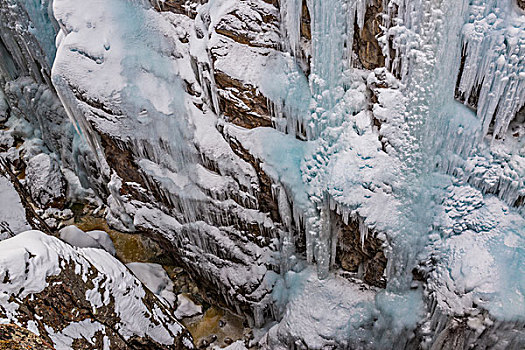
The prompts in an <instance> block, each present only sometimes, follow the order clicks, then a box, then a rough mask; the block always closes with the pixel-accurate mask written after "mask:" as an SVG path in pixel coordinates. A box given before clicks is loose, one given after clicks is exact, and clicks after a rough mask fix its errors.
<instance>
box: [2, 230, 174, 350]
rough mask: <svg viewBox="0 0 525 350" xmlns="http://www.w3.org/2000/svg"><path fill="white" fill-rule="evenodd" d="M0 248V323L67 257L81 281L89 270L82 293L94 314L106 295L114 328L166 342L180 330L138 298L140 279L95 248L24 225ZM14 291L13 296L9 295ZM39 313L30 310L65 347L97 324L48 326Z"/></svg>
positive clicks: (15, 313)
mask: <svg viewBox="0 0 525 350" xmlns="http://www.w3.org/2000/svg"><path fill="white" fill-rule="evenodd" d="M0 252H1V254H0V276H1V277H0V280H2V281H4V282H2V283H0V305H1V308H2V309H3V310H4V314H5V317H4V318H0V322H1V323H5V322H15V323H18V309H19V304H18V303H19V302H21V301H22V300H24V299H25V298H27V297H29V298H32V295H34V294H38V293H40V292H42V291H43V290H44V289H45V288H46V287H47V282H46V279H47V277H49V276H56V275H59V274H60V273H61V271H62V269H63V268H64V267H65V266H66V264H67V263H69V264H73V266H74V268H75V273H77V274H79V275H80V276H82V278H83V279H84V281H87V276H88V274H94V276H95V277H92V282H93V284H94V288H93V289H92V290H88V291H87V293H86V299H87V300H88V301H90V302H91V304H92V307H93V310H94V314H96V310H97V308H98V307H100V306H102V305H108V304H109V303H110V298H109V295H111V297H112V298H111V301H113V302H114V311H115V314H116V316H117V317H118V318H119V319H120V322H119V323H118V324H116V325H115V327H116V328H115V329H118V332H119V333H120V334H121V335H122V336H123V337H124V339H129V338H130V337H132V336H134V335H137V336H139V337H143V336H146V335H147V336H149V337H151V338H152V339H153V340H155V341H157V342H159V343H161V344H166V345H168V344H172V343H173V336H174V335H177V334H179V333H180V332H181V330H182V327H181V326H180V325H179V324H178V323H176V321H175V320H174V319H173V318H171V317H170V316H168V314H167V313H166V311H165V310H160V309H158V308H157V309H155V310H153V312H150V310H148V308H147V307H146V305H145V304H144V303H143V302H142V300H143V298H144V296H145V291H144V289H143V288H142V284H141V283H140V281H138V280H137V279H136V278H135V277H134V276H133V275H132V274H131V273H130V272H129V271H128V269H126V267H125V266H124V265H123V264H122V263H120V262H119V261H118V260H116V259H115V258H114V257H112V256H111V255H110V254H108V253H107V252H105V251H103V250H101V249H92V248H73V247H71V246H70V245H68V244H66V243H64V242H62V241H60V240H59V239H57V238H55V237H52V236H48V235H45V234H44V233H42V232H40V231H26V232H23V233H21V234H19V235H18V236H16V237H14V238H11V239H7V240H5V241H2V242H0ZM6 281H7V282H6ZM14 295H16V299H13V296H14ZM45 316H46V315H38V314H35V315H34V317H35V318H38V317H41V319H42V322H43V324H44V325H45V327H46V330H47V331H48V333H50V336H51V338H52V339H54V341H55V346H57V347H59V348H64V347H66V348H67V344H70V341H71V340H72V339H76V338H79V337H82V336H84V335H86V336H91V335H92V334H93V332H95V331H96V330H100V327H103V326H102V325H100V324H98V323H97V322H93V323H91V322H90V321H86V322H88V324H87V325H89V327H87V328H86V327H85V326H86V324H84V325H79V324H70V325H69V326H68V327H66V328H65V329H64V330H62V331H60V332H54V331H52V329H51V327H50V326H49V325H46V319H45ZM41 331H42V330H41ZM86 332H87V333H86ZM66 338H69V339H66ZM64 344H65V345H64Z"/></svg>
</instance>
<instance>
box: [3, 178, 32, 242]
mask: <svg viewBox="0 0 525 350" xmlns="http://www.w3.org/2000/svg"><path fill="white" fill-rule="evenodd" d="M30 229H31V227H30V226H29V223H28V222H27V218H26V211H25V208H24V206H23V205H22V202H21V200H20V196H19V194H18V192H16V190H15V188H14V187H13V185H12V184H11V182H10V181H9V180H8V179H7V178H6V177H4V176H3V175H1V174H0V240H3V239H6V238H8V237H10V236H11V235H16V234H18V233H20V232H23V231H27V230H30Z"/></svg>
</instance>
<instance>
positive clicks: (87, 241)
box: [59, 225, 116, 256]
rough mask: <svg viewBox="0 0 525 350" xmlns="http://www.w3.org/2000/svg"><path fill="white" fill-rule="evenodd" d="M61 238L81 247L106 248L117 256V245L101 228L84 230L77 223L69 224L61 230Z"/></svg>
mask: <svg viewBox="0 0 525 350" xmlns="http://www.w3.org/2000/svg"><path fill="white" fill-rule="evenodd" d="M59 233H60V239H61V240H63V241H64V242H67V243H69V244H71V245H72V246H74V247H79V248H99V249H104V250H105V251H107V252H108V253H109V254H111V255H113V256H115V253H116V251H115V246H114V245H113V241H112V240H111V238H110V237H109V235H108V234H107V233H106V232H104V231H100V230H94V231H88V232H84V231H82V230H81V229H79V228H78V227H76V226H75V225H69V226H66V227H64V228H62V229H61V230H60V231H59Z"/></svg>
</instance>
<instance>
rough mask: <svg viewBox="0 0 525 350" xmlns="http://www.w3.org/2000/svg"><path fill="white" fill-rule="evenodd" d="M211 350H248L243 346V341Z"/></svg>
mask: <svg viewBox="0 0 525 350" xmlns="http://www.w3.org/2000/svg"><path fill="white" fill-rule="evenodd" d="M213 350H248V348H247V347H246V345H245V344H244V341H242V340H237V341H236V342H233V343H231V344H230V345H228V346H226V347H224V348H221V347H218V346H214V347H213Z"/></svg>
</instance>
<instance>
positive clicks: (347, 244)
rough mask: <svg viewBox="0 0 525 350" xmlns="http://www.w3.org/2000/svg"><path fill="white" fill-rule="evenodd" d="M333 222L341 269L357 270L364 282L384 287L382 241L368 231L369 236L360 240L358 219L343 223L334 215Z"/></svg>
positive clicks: (337, 255)
mask: <svg viewBox="0 0 525 350" xmlns="http://www.w3.org/2000/svg"><path fill="white" fill-rule="evenodd" d="M332 215H333V216H335V215H334V214H332ZM333 222H334V224H335V225H336V226H337V228H336V229H335V232H337V236H338V237H339V242H338V244H337V253H336V257H337V259H338V260H339V263H340V264H341V267H342V268H343V270H346V271H351V272H357V273H358V274H359V277H360V278H362V279H363V280H364V281H365V282H367V283H369V284H371V285H374V286H377V287H382V288H384V287H385V285H386V281H385V279H384V277H383V273H384V270H385V267H386V262H387V260H386V257H385V255H384V253H383V243H384V242H383V241H381V240H380V239H378V238H377V237H376V234H375V233H374V232H369V233H368V234H369V235H370V237H366V238H365V239H363V240H361V233H360V230H359V221H358V220H356V221H352V222H350V223H349V224H348V225H345V224H344V223H343V222H342V220H341V218H340V217H337V216H335V217H334V218H333Z"/></svg>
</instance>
